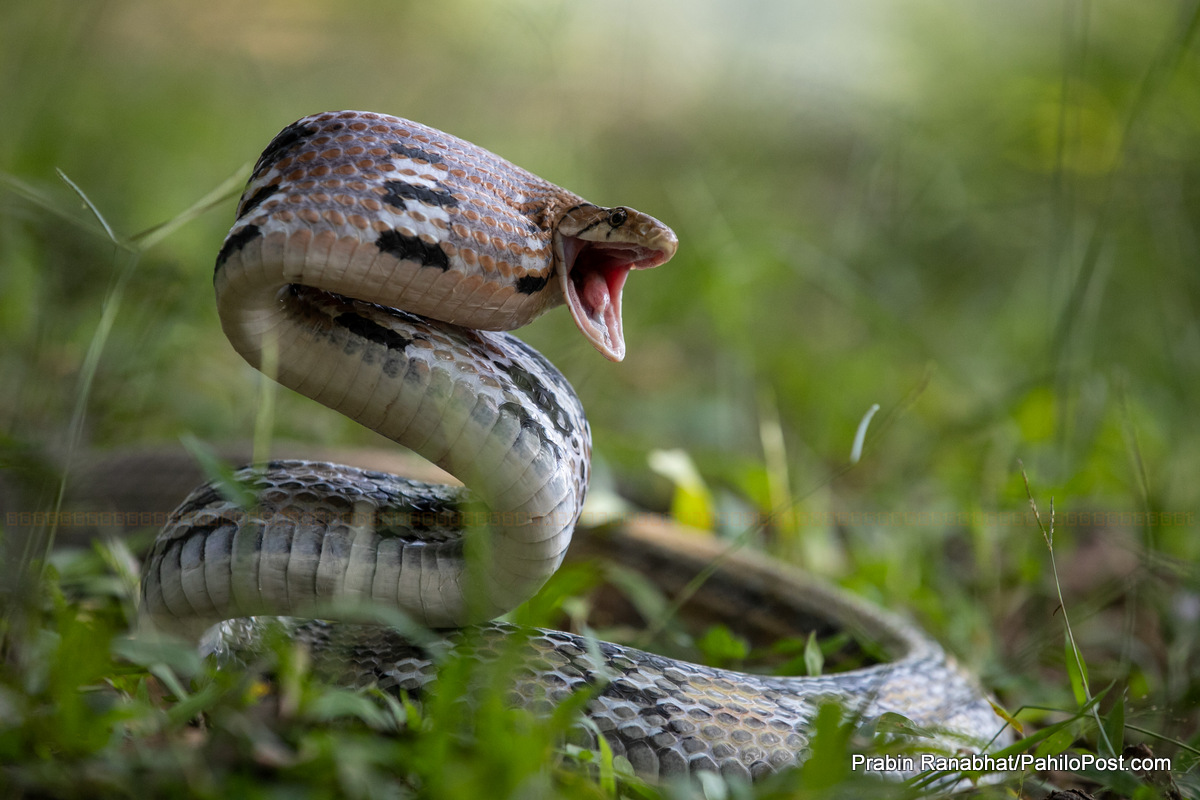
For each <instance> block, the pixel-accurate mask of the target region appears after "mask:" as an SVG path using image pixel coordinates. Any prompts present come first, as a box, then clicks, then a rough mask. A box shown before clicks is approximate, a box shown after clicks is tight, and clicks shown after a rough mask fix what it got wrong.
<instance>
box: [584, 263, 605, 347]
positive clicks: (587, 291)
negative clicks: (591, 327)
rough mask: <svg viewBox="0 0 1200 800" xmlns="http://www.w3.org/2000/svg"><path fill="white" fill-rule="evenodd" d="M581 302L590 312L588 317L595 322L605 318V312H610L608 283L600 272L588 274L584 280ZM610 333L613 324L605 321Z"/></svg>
mask: <svg viewBox="0 0 1200 800" xmlns="http://www.w3.org/2000/svg"><path fill="white" fill-rule="evenodd" d="M580 299H581V300H583V306H584V308H586V309H587V310H588V316H589V317H591V318H592V319H593V320H600V319H603V318H604V312H605V311H607V310H608V282H607V281H605V280H604V276H603V275H601V274H600V273H598V272H591V273H588V275H587V277H585V278H584V279H583V291H582V292H581V297H580ZM604 321H605V324H606V327H607V328H608V329H609V332H610V333H611V332H612V324H611V323H609V321H608V320H604Z"/></svg>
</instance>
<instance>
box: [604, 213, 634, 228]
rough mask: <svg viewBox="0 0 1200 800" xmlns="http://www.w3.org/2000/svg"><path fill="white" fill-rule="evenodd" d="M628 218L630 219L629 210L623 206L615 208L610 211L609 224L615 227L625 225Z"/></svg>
mask: <svg viewBox="0 0 1200 800" xmlns="http://www.w3.org/2000/svg"><path fill="white" fill-rule="evenodd" d="M627 219H629V212H628V211H626V210H625V209H623V208H614V209H613V210H611V211H609V212H608V224H609V225H611V226H612V227H614V228H619V227H621V226H622V225H624V224H625V220H627Z"/></svg>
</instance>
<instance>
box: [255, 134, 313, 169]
mask: <svg viewBox="0 0 1200 800" xmlns="http://www.w3.org/2000/svg"><path fill="white" fill-rule="evenodd" d="M316 132H317V129H316V128H310V127H309V126H307V125H305V124H303V123H302V122H293V123H292V124H291V125H288V126H287V127H286V128H284V129H283V130H281V131H280V132H279V133H277V134H275V138H274V139H272V140H271V143H270V144H269V145H267V149H266V150H263V151H262V155H261V156H259V157H258V163H257V164H255V165H254V175H255V177H257V176H258V175H260V174H262V173H264V172H266V171H267V170H269V169H270V168H271V167H273V166H275V165H276V164H278V163H279V162H280V161H282V160H283V157H284V156H286V155H287V152H288V151H289V150H291V149H292V148H293V147H294V146H295V145H297V144H299V143H300V142H303V141H304V140H305V139H307V138H308V137H310V136H312V135H313V134H314V133H316Z"/></svg>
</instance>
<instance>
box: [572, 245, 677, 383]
mask: <svg viewBox="0 0 1200 800" xmlns="http://www.w3.org/2000/svg"><path fill="white" fill-rule="evenodd" d="M672 255H674V252H668V251H665V250H656V249H654V248H651V247H646V246H644V245H640V244H629V243H624V242H592V241H586V240H584V239H580V238H578V237H575V236H567V237H564V239H563V264H562V267H561V273H560V276H559V277H560V280H561V281H562V289H563V296H564V297H566V299H567V307H568V308H570V309H571V316H573V317H574V318H575V324H576V325H578V326H579V330H581V331H582V332H583V335H584V336H586V337H587V338H588V341H590V342H591V343H592V344H593V345H595V347H596V349H597V350H599V351H600V352H601V353H603V354H604V356H605V358H608V359H610V360H612V361H620V360H621V359H623V358H624V357H625V335H624V332H623V331H622V328H621V291H622V289H624V288H625V279H626V278H627V277H629V271H630V270H634V269H650V268H651V267H657V266H658V265H659V264H662V263H664V262H665V261H667V260H669V259H670V258H671V256H672Z"/></svg>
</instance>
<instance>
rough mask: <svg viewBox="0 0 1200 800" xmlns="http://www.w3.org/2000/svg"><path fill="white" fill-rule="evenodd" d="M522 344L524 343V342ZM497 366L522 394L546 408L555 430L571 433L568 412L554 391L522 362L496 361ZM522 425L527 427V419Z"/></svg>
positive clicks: (564, 433)
mask: <svg viewBox="0 0 1200 800" xmlns="http://www.w3.org/2000/svg"><path fill="white" fill-rule="evenodd" d="M517 341H519V340H517ZM521 344H524V342H522V343H521ZM496 368H497V369H499V370H500V371H501V372H503V373H504V374H505V375H507V376H508V378H509V380H511V381H512V383H513V386H514V387H516V388H517V389H518V390H519V391H520V392H521V393H522V394H524V395H525V396H526V397H530V398H532V399H533V402H534V404H535V405H536V406H537V407H538V408H541V409H544V410H545V412H546V416H548V417H549V418H550V422H551V423H552V424H553V425H554V428H555V430H557V431H558V432H559V433H561V434H562V435H563V436H569V435H570V433H571V431H570V429H569V428H568V427H567V412H566V411H565V410H564V409H563V407H562V406H561V405H559V402H558V400H557V399H556V398H555V395H554V393H553V392H551V391H549V390H548V389H547V388H546V386H545V384H543V383H541V382H540V381H538V380H537V379H536V378H534V377H533V375H532V374H530V372H529V371H528V370H527V369H525V368H524V367H522V366H521V365H520V364H516V363H513V362H509V363H505V362H496ZM560 388H561V387H560ZM526 416H528V412H526ZM521 427H525V420H522V421H521Z"/></svg>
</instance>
